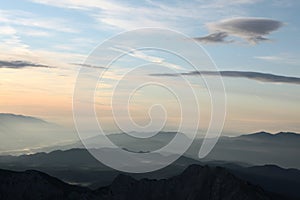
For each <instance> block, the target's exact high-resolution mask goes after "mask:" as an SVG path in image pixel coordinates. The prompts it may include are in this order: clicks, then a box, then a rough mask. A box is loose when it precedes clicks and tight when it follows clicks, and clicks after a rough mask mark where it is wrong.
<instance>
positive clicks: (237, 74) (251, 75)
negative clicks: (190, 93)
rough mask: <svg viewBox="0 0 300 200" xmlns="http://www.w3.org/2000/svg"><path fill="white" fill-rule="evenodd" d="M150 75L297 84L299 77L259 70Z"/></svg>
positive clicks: (299, 80) (299, 81)
mask: <svg viewBox="0 0 300 200" xmlns="http://www.w3.org/2000/svg"><path fill="white" fill-rule="evenodd" d="M150 75H151V76H171V77H176V76H196V75H206V76H223V77H232V78H248V79H252V80H256V81H261V82H270V83H290V84H299V85H300V78H298V77H290V76H281V75H275V74H268V73H261V72H249V71H248V72H247V71H191V72H186V73H178V74H167V73H165V74H150Z"/></svg>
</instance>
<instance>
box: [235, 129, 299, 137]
mask: <svg viewBox="0 0 300 200" xmlns="http://www.w3.org/2000/svg"><path fill="white" fill-rule="evenodd" d="M279 136H280V137H281V136H283V137H299V138H300V134H299V133H294V132H278V133H274V134H273V133H269V132H266V131H260V132H256V133H251V134H244V135H241V136H238V137H279Z"/></svg>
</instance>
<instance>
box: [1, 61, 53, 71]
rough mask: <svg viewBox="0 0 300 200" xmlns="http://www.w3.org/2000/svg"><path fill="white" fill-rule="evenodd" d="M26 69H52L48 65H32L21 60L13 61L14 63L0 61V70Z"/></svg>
mask: <svg viewBox="0 0 300 200" xmlns="http://www.w3.org/2000/svg"><path fill="white" fill-rule="evenodd" d="M26 67H44V68H53V67H51V66H48V65H42V64H37V63H32V62H28V61H22V60H14V61H4V60H0V68H11V69H22V68H26Z"/></svg>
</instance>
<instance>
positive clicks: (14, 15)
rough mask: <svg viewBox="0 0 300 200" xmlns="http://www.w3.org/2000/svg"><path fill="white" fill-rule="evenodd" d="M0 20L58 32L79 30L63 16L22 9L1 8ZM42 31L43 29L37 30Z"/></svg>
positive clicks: (5, 22)
mask: <svg viewBox="0 0 300 200" xmlns="http://www.w3.org/2000/svg"><path fill="white" fill-rule="evenodd" d="M0 22H1V23H4V24H10V25H11V26H13V25H17V26H22V27H27V28H28V27H31V28H36V29H37V28H38V29H47V30H51V31H58V32H68V33H74V32H78V31H77V30H76V29H75V28H74V27H72V26H71V25H70V24H71V23H69V22H68V21H67V20H66V19H62V18H45V17H43V16H38V15H36V14H33V13H30V12H24V11H20V10H0ZM35 31H36V32H37V31H39V32H41V31H42V30H35Z"/></svg>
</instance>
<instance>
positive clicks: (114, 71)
mask: <svg viewBox="0 0 300 200" xmlns="http://www.w3.org/2000/svg"><path fill="white" fill-rule="evenodd" d="M299 9H300V2H299V1H296V0H281V1H280V0H274V1H267V0H226V1H225V0H212V1H203V0H193V1H169V0H167V1H152V0H145V1H144V0H142V1H102V0H10V1H4V2H2V3H1V6H0V40H1V42H0V52H1V54H0V91H1V92H0V95H1V96H0V112H1V113H15V114H22V115H26V116H34V117H38V118H41V119H44V120H46V121H50V122H53V123H56V124H59V125H61V126H64V127H68V128H70V129H74V121H73V110H72V109H73V103H74V102H73V94H74V87H75V86H76V83H77V82H76V78H77V75H78V73H79V71H80V70H87V71H89V70H92V69H93V70H95V68H98V69H99V70H102V71H101V72H105V74H104V75H103V77H102V80H101V81H100V83H99V84H98V86H97V91H96V97H95V99H96V105H95V107H96V113H97V116H98V118H99V119H98V121H101V123H102V125H103V129H104V130H106V131H111V132H118V128H117V126H116V125H117V124H116V122H115V119H114V115H113V114H112V110H114V112H115V113H118V114H117V116H119V115H120V117H119V119H118V120H119V121H118V122H119V125H122V124H123V126H126V122H127V121H126V117H124V116H125V115H124V116H123V115H122V110H123V109H124V107H126V104H125V103H127V100H128V99H126V98H127V96H128V91H129V90H130V89H134V87H135V86H139V85H141V84H142V82H141V81H145V80H148V79H149V80H152V81H153V80H155V81H162V82H163V85H170V86H172V87H173V89H174V90H176V91H177V92H178V93H182V95H183V96H184V97H187V98H186V100H183V99H179V100H182V102H181V103H182V105H181V104H178V99H176V98H175V99H174V95H172V92H170V91H165V89H166V88H164V87H162V86H161V85H155V84H154V85H150V86H145V87H144V86H143V87H141V88H140V90H138V94H137V95H132V98H131V100H132V104H130V106H129V109H130V113H131V115H132V116H131V117H132V119H133V121H134V122H135V123H136V124H138V125H139V126H142V127H144V126H146V125H147V124H149V123H150V122H152V121H151V119H150V118H151V117H153V120H154V122H153V124H154V125H153V127H152V128H153V129H154V130H156V127H159V126H160V125H161V123H162V122H164V123H165V127H164V129H165V130H177V129H178V126H179V125H178V123H179V122H180V120H182V118H181V116H182V115H180V106H184V107H185V110H186V111H187V112H190V113H193V111H194V110H195V107H194V104H192V103H191V102H189V101H188V100H190V99H191V97H190V96H188V94H187V93H184V92H186V91H187V90H186V88H185V87H186V86H185V85H182V83H183V82H182V81H183V79H182V80H181V79H180V78H182V77H183V78H184V79H187V80H188V81H189V83H190V85H189V87H191V88H192V89H193V91H195V95H196V96H197V103H198V104H199V106H200V110H201V117H200V118H201V121H198V123H199V127H198V129H199V131H200V130H206V129H207V127H208V125H209V123H210V120H211V99H210V96H209V95H210V93H209V91H207V88H206V87H205V82H203V80H202V79H199V77H198V76H197V75H201V76H205V77H206V79H207V80H208V82H211V83H214V82H217V81H218V80H219V78H220V77H222V80H223V83H224V87H225V91H226V98H227V101H226V118H225V122H224V128H223V134H224V135H239V134H243V133H250V132H255V131H260V130H265V131H270V132H279V131H294V132H300V103H299V102H300V92H299V91H300V90H299V89H300V69H299V65H300V61H299V57H300V50H299V46H300V39H299V33H300V30H299V29H300V21H299V20H298V19H299ZM151 27H152V28H161V29H167V30H169V31H171V32H172V31H173V33H174V32H176V33H180V35H181V36H182V37H183V35H184V36H185V37H186V38H190V39H184V40H180V37H178V38H179V40H180V41H179V40H178V43H176V42H175V43H176V44H174V43H172V45H173V46H172V45H171V46H172V47H174V48H175V47H176V48H177V49H180V48H181V50H182V49H184V48H185V49H184V52H186V53H191V54H193V56H199V60H198V61H196V62H197V63H199V65H201V64H203V65H210V66H211V67H215V68H208V69H213V70H207V68H205V67H204V68H201V67H200V68H198V69H200V70H195V69H192V68H190V67H188V66H187V64H186V63H184V62H183V60H182V59H180V58H179V57H178V56H174V54H170V52H163V51H154V50H151V49H150V50H140V51H136V50H134V47H137V46H136V43H137V42H139V43H143V42H145V41H146V43H151V42H154V43H155V44H157V45H160V44H165V43H167V42H166V39H163V33H164V31H161V34H160V35H158V37H157V38H155V37H153V35H151V31H150V32H147V31H146V32H145V33H144V32H142V36H145V37H136V38H135V37H133V36H136V35H129V36H130V37H129V39H128V41H126V42H125V43H122V42H119V41H118V40H117V39H118V36H119V35H120V33H121V38H122V34H124V33H125V36H126V31H132V30H137V29H140V28H151ZM149 33H150V34H149ZM146 34H148V35H146ZM152 34H154V33H152ZM125 36H124V37H123V42H124V39H126V37H125ZM148 36H149V37H148ZM176 37H177V36H176ZM176 37H175V36H174V37H170V38H171V39H170V40H172V41H173V40H174V38H176ZM111 38H117V39H115V40H113V43H112V44H110V43H109V42H107V40H108V39H111ZM119 39H120V38H119ZM105 41H106V45H109V44H110V46H109V48H108V47H107V46H106V47H105V48H104V49H106V50H107V49H109V52H113V53H111V54H109V52H103V51H101V50H103V49H101V48H102V47H103V42H104V43H105ZM118 42H119V43H118ZM130 42H132V44H131V43H130ZM134 42H136V43H134ZM192 43H193V44H194V43H197V44H198V45H201V46H202V48H203V49H204V50H203V51H201V52H200V53H199V52H192V50H189V48H188V47H189V45H190V44H192ZM99 45H100V47H99ZM101 45H102V46H101ZM130 45H132V46H130ZM104 46H105V45H104ZM126 52H127V54H126ZM128 52H129V53H128ZM182 52H183V51H182ZM122 53H125V55H124V56H123V57H122V58H121V59H119V60H117V61H116V62H115V63H114V64H113V66H112V67H110V68H109V70H107V69H106V67H107V66H103V64H104V63H107V60H108V58H111V57H113V55H117V54H122ZM200 54H201V55H200ZM93 55H94V56H95V57H93ZM202 59H204V60H202ZM207 60H208V61H209V64H207V63H205V62H204V61H207ZM202 61H203V62H202ZM134 66H141V67H140V68H138V69H137V70H133V72H132V73H130V76H128V77H126V76H125V77H124V74H126V73H128V72H129V71H130V70H132V69H133V67H134ZM93 70H92V71H89V73H93V72H94V71H93ZM96 70H97V69H96ZM139 70H140V71H139ZM209 71H210V72H209ZM90 75H91V74H90ZM95 78H98V77H91V80H94V79H95ZM118 85H119V86H120V87H121V88H120V89H119V90H118V93H117V95H116V97H115V98H116V100H115V101H113V100H112V96H113V92H114V91H115V90H113V89H114V88H115V86H118ZM84 86H88V84H87V85H84ZM218 92H220V91H217V93H218ZM83 94H85V93H83ZM189 95H190V94H189ZM157 101H158V102H159V104H160V105H163V106H164V107H165V109H161V107H160V106H158V107H159V108H158V109H152V108H155V106H154V107H153V105H156V104H157ZM124 102H125V103H124ZM85 103H86V102H85ZM194 103H195V102H194ZM83 104H84V103H83ZM83 104H82V105H83ZM76 105H77V104H76ZM80 105H81V104H80ZM80 105H79V106H80ZM84 109H85V108H84V107H83V108H81V111H83V110H84ZM149 109H150V111H149ZM79 110H80V109H79ZM152 111H153V112H152ZM120 113H121V114H120ZM166 113H168V115H166ZM123 114H124V113H123ZM166 116H167V117H166ZM192 116H193V115H192V114H191V115H190V116H189V117H186V118H185V120H186V121H189V122H190V123H189V122H187V123H186V124H185V125H186V127H185V130H188V128H189V127H190V126H193V123H194V121H193V119H194V118H192ZM89 121H90V119H89V118H86V126H87V127H88V126H89ZM124 124H125V125H124ZM127 125H128V124H127ZM146 127H147V126H146ZM125 129H128V131H130V130H133V128H132V127H131V126H128V127H126V128H125ZM142 130H147V129H142ZM151 130H152V129H151ZM70 138H72V136H70Z"/></svg>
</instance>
